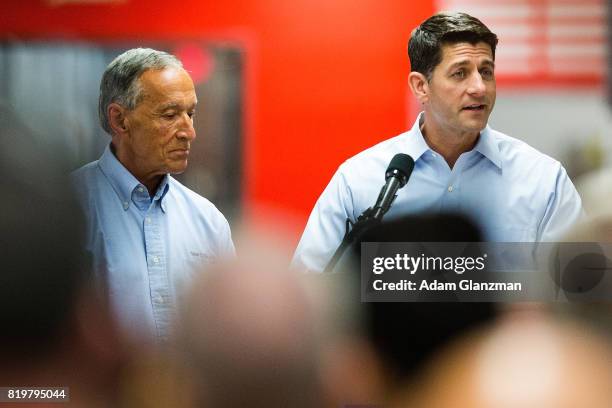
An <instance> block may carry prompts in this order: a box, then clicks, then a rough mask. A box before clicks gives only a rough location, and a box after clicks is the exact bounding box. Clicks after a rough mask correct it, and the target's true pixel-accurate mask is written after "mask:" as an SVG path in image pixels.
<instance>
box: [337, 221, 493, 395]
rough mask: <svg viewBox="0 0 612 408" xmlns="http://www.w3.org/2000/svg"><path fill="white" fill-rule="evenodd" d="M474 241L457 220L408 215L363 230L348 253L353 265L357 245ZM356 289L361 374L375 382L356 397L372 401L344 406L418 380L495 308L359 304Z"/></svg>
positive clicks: (467, 224)
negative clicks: (366, 392) (366, 364)
mask: <svg viewBox="0 0 612 408" xmlns="http://www.w3.org/2000/svg"><path fill="white" fill-rule="evenodd" d="M480 240H481V234H480V231H479V228H478V227H477V226H476V225H475V224H474V223H472V222H471V221H470V220H469V219H467V218H465V217H463V216H459V215H452V214H449V215H421V216H408V217H403V218H400V219H397V220H394V221H389V222H385V223H383V224H381V225H379V226H377V227H374V228H372V229H370V230H368V231H367V232H366V233H365V234H364V235H363V236H362V237H361V239H360V242H359V243H357V245H356V246H355V247H354V248H353V249H354V251H353V255H354V258H355V259H356V260H357V261H359V259H360V252H361V242H478V241H480ZM345 267H349V266H348V265H345ZM351 269H352V270H350V271H347V272H348V273H349V274H350V275H351V277H352V279H353V281H354V282H355V281H356V282H358V281H359V279H360V272H361V271H360V269H359V268H355V267H353V268H351ZM345 273H346V272H345ZM358 288H359V285H358V284H356V289H357V290H355V291H354V292H353V297H354V299H353V302H354V303H355V304H356V305H357V307H359V310H360V316H361V323H362V324H361V337H362V338H363V339H364V340H365V343H366V345H367V348H366V349H362V350H361V353H362V354H364V355H369V356H371V358H364V359H362V361H364V362H370V363H372V366H371V367H370V368H369V369H366V370H364V371H368V372H371V373H377V374H378V378H370V381H371V382H373V383H374V384H376V387H372V389H371V391H372V393H371V394H370V395H361V396H359V398H375V400H368V401H364V400H361V401H356V400H352V401H345V402H351V403H361V404H365V403H370V404H372V403H374V404H379V403H383V402H384V401H385V400H386V399H387V397H388V396H389V395H392V394H394V393H396V392H398V391H399V390H401V389H403V388H404V387H405V386H406V385H407V384H411V383H412V382H415V381H418V379H419V378H420V375H421V373H422V370H423V368H424V367H425V366H426V364H427V363H428V362H429V361H430V360H432V359H433V358H435V357H436V355H437V354H438V353H439V352H440V350H442V349H443V348H444V347H445V346H447V345H448V344H450V343H452V342H453V341H455V340H456V339H457V338H461V337H462V336H463V335H465V334H466V333H469V332H470V331H472V330H474V329H475V328H478V327H480V326H482V325H485V324H488V323H491V322H493V321H494V319H495V318H496V316H497V309H496V307H495V305H494V304H492V303H458V302H452V301H447V302H361V297H360V293H359V290H358ZM449 300H452V299H451V298H449ZM368 350H369V351H368ZM348 397H349V396H348V395H347V398H348ZM351 398H355V397H351Z"/></svg>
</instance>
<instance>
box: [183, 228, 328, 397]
mask: <svg viewBox="0 0 612 408" xmlns="http://www.w3.org/2000/svg"><path fill="white" fill-rule="evenodd" d="M240 255H241V256H240V257H239V258H237V259H233V260H228V261H226V262H224V263H219V264H217V265H214V266H213V267H212V268H211V269H210V270H208V271H207V273H206V274H205V275H203V276H201V278H200V279H199V280H197V281H196V282H194V284H193V286H192V290H191V293H190V295H189V296H188V298H187V299H186V302H185V303H184V307H183V309H182V314H181V319H180V324H179V326H178V346H179V354H180V355H182V357H183V359H184V361H186V362H187V363H188V368H189V369H190V370H191V375H190V376H189V377H190V378H192V379H193V382H194V389H195V390H196V397H195V399H196V401H197V405H198V406H210V407H225V408H233V407H262V408H263V407H295V408H299V407H318V406H321V403H320V398H321V384H320V378H319V372H318V369H319V346H320V337H319V336H318V330H319V328H320V327H319V320H318V313H319V312H318V310H317V307H316V301H315V300H314V299H313V297H312V296H311V293H309V290H308V288H307V287H306V286H305V282H304V281H303V280H302V278H303V277H301V276H299V275H298V274H296V273H293V272H290V271H289V270H288V268H287V265H288V259H289V258H288V256H286V255H285V256H284V257H283V256H282V255H281V256H279V254H278V253H275V252H274V251H273V250H272V249H271V246H269V245H262V244H261V238H260V239H259V244H258V245H256V246H254V241H251V243H250V244H249V243H246V244H243V246H242V248H241V250H240Z"/></svg>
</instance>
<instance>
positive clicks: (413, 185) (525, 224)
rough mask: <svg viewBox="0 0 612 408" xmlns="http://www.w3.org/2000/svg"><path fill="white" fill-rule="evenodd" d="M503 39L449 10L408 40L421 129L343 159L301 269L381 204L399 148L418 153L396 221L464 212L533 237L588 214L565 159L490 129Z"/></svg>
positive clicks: (327, 253)
mask: <svg viewBox="0 0 612 408" xmlns="http://www.w3.org/2000/svg"><path fill="white" fill-rule="evenodd" d="M496 46H497V36H496V35H495V34H494V33H492V32H491V31H490V30H489V29H488V28H487V27H486V26H485V25H484V24H483V23H482V22H480V20H478V19H476V18H474V17H472V16H469V15H467V14H465V13H440V14H436V15H434V16H432V17H430V18H428V19H427V20H425V21H424V22H423V23H422V24H421V25H420V26H419V27H417V28H416V29H415V30H414V31H413V33H412V36H411V38H410V41H409V44H408V54H409V57H410V65H411V69H412V72H410V74H409V76H408V80H409V84H410V89H411V91H412V93H413V95H414V96H415V97H416V99H417V101H418V102H419V103H420V104H421V105H422V109H423V112H422V113H421V114H420V115H419V117H418V118H417V120H416V122H415V123H414V126H413V127H412V129H411V130H410V131H408V132H406V133H403V134H401V135H399V136H396V137H394V138H391V139H389V140H386V141H384V142H382V143H379V144H378V145H376V146H374V147H372V148H370V149H368V150H365V151H363V152H361V153H359V154H358V155H356V156H355V157H352V158H350V159H348V160H347V161H346V162H345V163H343V164H342V165H341V166H340V168H339V169H338V171H337V172H336V174H335V175H334V177H333V178H332V180H331V181H330V183H329V185H328V186H327V188H326V189H325V191H323V194H322V195H321V197H320V198H319V200H318V201H317V203H316V205H315V207H314V209H313V211H312V213H311V215H310V218H309V220H308V224H307V225H306V230H305V231H304V234H303V236H302V239H301V241H300V243H299V246H298V248H297V251H296V254H295V257H294V265H296V266H298V267H303V268H306V269H309V270H316V271H321V270H323V269H324V268H325V266H326V264H327V263H328V262H329V260H330V258H331V257H332V254H333V252H334V250H335V249H336V248H337V247H338V245H339V244H340V241H341V240H342V236H343V234H344V230H345V222H346V220H347V219H349V220H351V221H353V222H354V221H355V220H356V219H357V217H358V216H359V215H360V214H361V213H362V212H363V211H364V210H365V209H367V208H368V207H370V206H371V205H373V204H374V202H375V201H376V197H377V196H378V193H379V191H380V187H381V186H382V185H383V184H384V181H385V179H384V176H385V169H386V167H387V165H388V163H389V162H390V160H391V158H392V157H393V156H394V155H395V154H397V153H407V154H409V155H410V156H412V158H413V159H414V162H415V167H414V171H413V173H412V177H411V179H410V180H409V181H408V184H407V186H406V187H404V189H402V190H400V191H399V194H398V196H397V199H396V201H395V203H394V204H393V207H392V208H391V210H390V211H389V213H388V215H387V216H388V217H389V218H392V217H397V216H400V215H404V214H414V213H420V212H425V211H426V212H439V211H442V212H462V213H467V214H469V215H471V216H472V217H474V218H475V219H476V220H478V221H480V222H481V223H482V225H483V227H484V228H485V231H486V233H487V238H488V239H490V240H495V241H518V242H532V241H542V240H550V239H554V238H555V237H557V236H559V234H560V233H562V232H563V231H564V230H566V229H567V228H568V227H569V226H571V225H572V223H573V222H574V221H575V220H576V219H577V218H578V217H579V216H580V214H581V213H582V205H581V201H580V197H579V196H578V193H577V192H576V189H575V188H574V186H573V184H572V182H571V181H570V179H569V178H568V176H567V173H566V172H565V169H563V167H562V166H561V164H560V163H559V162H558V161H556V160H554V159H552V158H550V157H548V156H546V155H544V154H542V153H540V152H538V151H536V150H535V149H533V148H532V147H530V146H528V145H527V144H525V143H523V142H521V141H520V140H517V139H514V138H512V137H510V136H507V135H505V134H503V133H501V132H497V131H495V130H493V129H491V128H490V127H489V126H488V125H487V121H488V119H489V115H490V114H491V111H492V110H493V105H494V104H495V96H496V90H495V48H496Z"/></svg>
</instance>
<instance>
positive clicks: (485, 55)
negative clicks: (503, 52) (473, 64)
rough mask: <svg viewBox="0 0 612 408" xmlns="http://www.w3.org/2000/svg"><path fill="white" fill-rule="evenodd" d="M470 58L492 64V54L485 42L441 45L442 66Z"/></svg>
mask: <svg viewBox="0 0 612 408" xmlns="http://www.w3.org/2000/svg"><path fill="white" fill-rule="evenodd" d="M472 58H476V59H479V60H481V59H484V60H488V61H490V62H493V52H492V51H491V47H490V46H489V44H487V43H485V42H479V43H476V44H471V43H468V42H460V43H452V44H443V45H442V61H441V63H442V64H454V63H456V62H458V61H461V60H468V59H472Z"/></svg>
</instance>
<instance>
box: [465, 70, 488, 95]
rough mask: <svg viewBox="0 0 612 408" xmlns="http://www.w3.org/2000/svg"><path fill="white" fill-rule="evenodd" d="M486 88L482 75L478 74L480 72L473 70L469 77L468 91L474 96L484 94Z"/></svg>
mask: <svg viewBox="0 0 612 408" xmlns="http://www.w3.org/2000/svg"><path fill="white" fill-rule="evenodd" d="M486 89H487V86H486V84H485V82H484V80H483V79H482V75H480V72H478V71H475V72H474V74H473V75H472V76H471V78H470V83H469V86H468V93H469V94H470V95H474V96H484V94H485V91H486Z"/></svg>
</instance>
